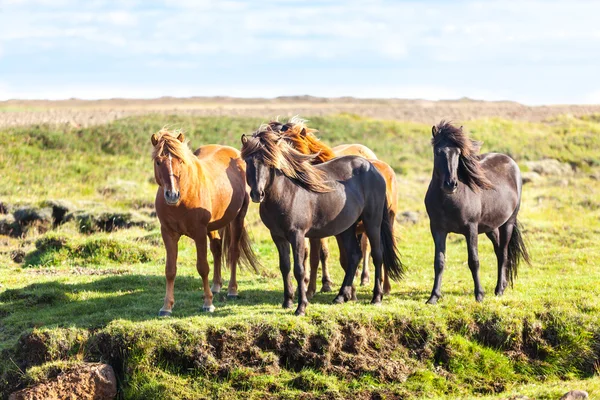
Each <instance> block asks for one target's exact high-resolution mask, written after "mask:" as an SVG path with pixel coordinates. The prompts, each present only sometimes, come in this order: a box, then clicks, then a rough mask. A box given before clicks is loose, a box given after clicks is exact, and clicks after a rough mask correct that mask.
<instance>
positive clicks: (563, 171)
mask: <svg viewBox="0 0 600 400" xmlns="http://www.w3.org/2000/svg"><path fill="white" fill-rule="evenodd" d="M525 165H526V166H527V168H529V170H530V171H533V172H536V173H538V174H540V175H554V176H572V175H573V174H574V171H573V168H571V166H570V165H569V164H566V163H561V162H560V161H558V160H555V159H552V158H546V159H543V160H539V161H527V162H526V163H525Z"/></svg>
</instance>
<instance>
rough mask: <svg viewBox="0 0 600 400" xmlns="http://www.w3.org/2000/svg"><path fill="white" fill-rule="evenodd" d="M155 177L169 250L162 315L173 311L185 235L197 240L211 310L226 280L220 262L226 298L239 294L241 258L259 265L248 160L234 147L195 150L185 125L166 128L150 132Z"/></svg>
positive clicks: (255, 266) (199, 266)
mask: <svg viewBox="0 0 600 400" xmlns="http://www.w3.org/2000/svg"><path fill="white" fill-rule="evenodd" d="M151 142H152V145H153V146H154V150H153V152H152V159H153V161H154V177H155V180H156V183H157V184H158V186H159V187H158V190H157V192H156V199H155V207H156V215H157V216H158V219H159V221H160V232H161V235H162V239H163V242H164V246H165V249H166V253H167V259H166V266H165V276H166V295H165V300H164V305H163V307H162V308H161V309H160V311H159V315H160V316H170V315H171V314H172V309H173V305H174V303H175V297H174V293H173V292H174V283H175V276H176V274H177V244H178V242H179V239H180V237H181V236H182V235H185V236H188V237H190V238H192V239H193V240H194V241H195V243H196V255H197V261H196V269H197V270H198V273H199V274H200V276H201V277H202V284H203V286H204V305H203V307H202V309H203V310H204V311H208V312H213V311H214V309H215V307H214V305H213V301H212V300H213V293H219V292H220V291H221V286H222V284H223V282H222V278H221V264H222V263H223V261H224V262H226V263H227V264H228V266H229V268H230V271H231V276H230V280H229V286H228V291H227V296H228V298H236V297H237V295H238V291H237V271H236V267H237V263H238V261H241V262H242V263H243V264H246V265H249V266H251V267H252V268H253V269H254V270H255V271H257V270H258V266H259V263H258V261H257V259H256V257H255V255H254V253H253V252H252V247H251V243H250V240H249V237H248V233H247V232H246V229H245V227H244V218H245V216H246V212H247V210H248V205H249V203H250V200H249V195H248V192H247V190H246V171H245V164H244V162H243V161H242V160H241V159H240V153H239V151H238V150H236V149H234V148H233V147H228V146H220V145H206V146H201V147H200V148H198V149H197V150H196V151H195V152H193V153H192V151H191V150H190V148H189V147H188V144H187V142H186V141H185V136H184V134H183V132H181V131H169V130H167V129H162V130H161V131H159V132H158V133H155V134H153V135H152V136H151ZM207 238H208V239H209V240H210V251H211V252H212V255H213V259H214V267H215V268H214V273H213V286H212V289H211V288H210V287H209V280H208V273H209V269H210V268H209V265H208V261H207Z"/></svg>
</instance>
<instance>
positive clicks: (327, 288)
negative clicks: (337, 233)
mask: <svg viewBox="0 0 600 400" xmlns="http://www.w3.org/2000/svg"><path fill="white" fill-rule="evenodd" d="M319 258H320V259H321V266H322V274H323V275H322V277H321V292H323V293H325V292H331V291H332V289H331V286H332V285H333V282H332V281H331V276H329V267H328V266H327V259H328V258H329V247H327V239H321V253H320V254H319Z"/></svg>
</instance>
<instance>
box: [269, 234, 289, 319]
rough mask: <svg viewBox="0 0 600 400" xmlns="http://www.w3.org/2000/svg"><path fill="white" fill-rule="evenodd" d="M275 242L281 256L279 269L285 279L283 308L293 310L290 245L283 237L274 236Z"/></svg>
mask: <svg viewBox="0 0 600 400" xmlns="http://www.w3.org/2000/svg"><path fill="white" fill-rule="evenodd" d="M271 238H273V242H274V243H275V246H276V247H277V253H278V254H279V269H280V271H281V277H282V278H283V304H282V307H283V308H292V306H293V305H294V288H293V287H292V282H291V280H290V243H289V242H288V241H287V240H286V239H285V238H283V237H281V236H273V235H271Z"/></svg>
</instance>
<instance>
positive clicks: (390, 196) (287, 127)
mask: <svg viewBox="0 0 600 400" xmlns="http://www.w3.org/2000/svg"><path fill="white" fill-rule="evenodd" d="M269 126H270V127H271V129H273V130H275V131H277V132H279V133H280V134H281V135H282V136H283V137H284V138H285V139H286V140H287V141H288V142H289V143H290V144H291V145H292V146H293V147H294V148H295V149H296V150H298V151H299V152H301V153H303V154H314V155H315V157H314V159H313V164H320V163H323V162H326V161H329V160H331V159H333V158H335V157H341V156H346V155H353V156H361V157H363V158H366V159H368V160H369V161H370V162H371V164H373V166H374V167H375V168H377V170H378V171H379V172H380V173H381V175H382V176H383V178H384V179H385V183H386V196H387V203H388V207H389V218H390V224H391V226H392V231H393V229H394V222H395V217H396V211H397V199H398V187H397V183H396V174H395V173H394V170H393V169H392V167H390V166H389V165H388V164H386V163H385V162H383V161H381V160H378V159H377V156H376V155H375V153H373V151H372V150H371V149H369V148H368V147H366V146H364V145H362V144H343V145H339V146H336V147H334V148H330V147H328V146H327V145H326V144H325V143H323V142H322V141H320V140H319V139H318V138H317V137H316V136H315V134H314V133H315V132H317V130H316V129H311V128H308V127H307V126H306V120H303V119H301V118H299V117H297V116H296V117H293V118H291V119H290V120H289V121H288V122H285V123H282V122H279V121H271V122H269ZM363 232H364V230H363V228H362V224H359V226H358V230H357V233H358V234H362V233H363ZM361 251H362V255H363V257H362V260H363V270H362V276H361V285H366V284H367V283H368V282H369V241H368V239H367V237H366V235H362V238H361ZM328 255H329V251H328V248H327V241H326V240H325V239H318V240H317V239H312V240H311V241H310V257H309V260H310V281H309V284H308V293H307V295H308V297H309V299H310V298H311V297H312V296H313V295H314V294H315V292H316V286H317V273H318V268H319V261H320V262H321V265H322V268H323V275H322V289H321V291H322V292H329V291H331V278H330V277H329V269H328V268H327V258H328ZM340 257H343V254H341V253H340ZM340 264H341V265H344V264H345V262H343V260H340ZM390 290H391V285H390V280H389V277H388V276H387V275H386V274H385V273H384V276H383V293H384V294H389V293H390Z"/></svg>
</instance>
